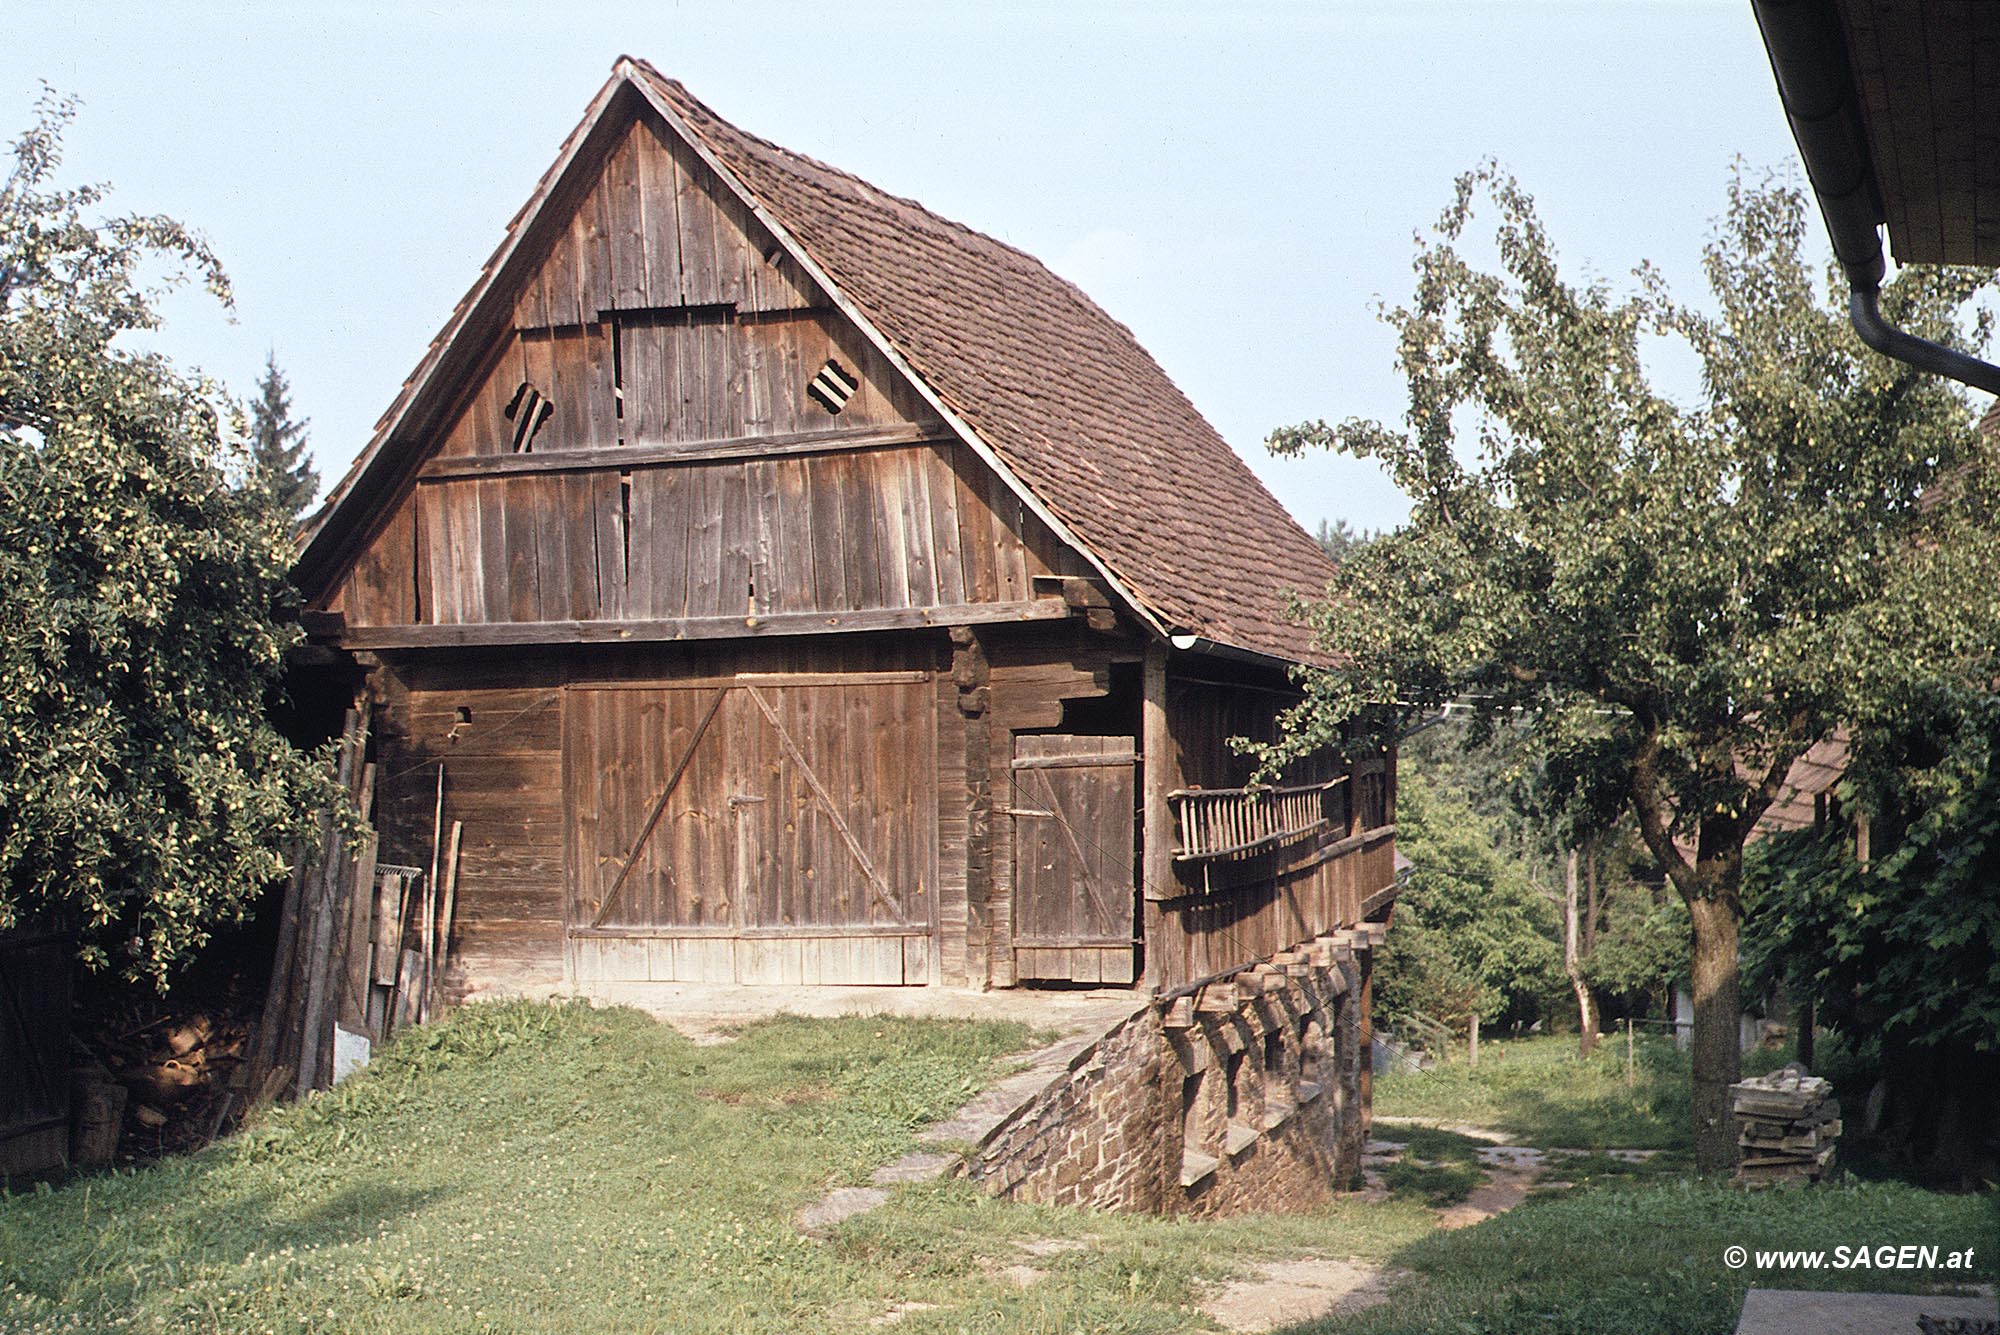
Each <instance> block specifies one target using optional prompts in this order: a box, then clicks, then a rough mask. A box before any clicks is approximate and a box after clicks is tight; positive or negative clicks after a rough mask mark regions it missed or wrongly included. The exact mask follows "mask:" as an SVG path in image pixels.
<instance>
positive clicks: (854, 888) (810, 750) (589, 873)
mask: <svg viewBox="0 0 2000 1335" xmlns="http://www.w3.org/2000/svg"><path fill="white" fill-rule="evenodd" d="M572 695H573V699H572V708H571V712H570V719H571V724H570V727H569V728H568V729H567V737H566V742H565V749H566V752H567V761H566V768H567V772H568V784H567V786H568V789H569V808H570V821H571V831H572V833H571V857H572V875H571V878H570V879H571V892H570V905H569V923H570V938H571V957H572V960H573V961H574V966H575V969H576V973H577V976H578V979H579V981H582V982H592V981H611V980H625V979H633V980H645V979H651V980H655V981H679V982H748V983H756V982H768V983H802V984H811V983H841V984H856V983H860V984H877V983H879V984H902V983H924V982H930V981H932V975H933V971H934V963H935V960H936V952H935V949H934V943H933V940H932V936H933V931H934V924H935V920H936V918H935V914H934V913H933V912H932V905H931V900H932V898H933V895H934V893H935V886H936V879H937V878H936V871H935V869H936V865H937V822H936V809H937V803H936V796H935V792H934V778H933V775H934V770H933V761H932V758H933V755H934V751H935V748H934V746H933V742H932V736H931V734H932V731H933V729H934V726H935V724H934V721H933V720H934V716H935V706H934V696H933V692H932V689H931V687H930V685H929V683H928V674H920V673H887V674H869V675H866V676H854V677H840V678H818V679H809V680H807V681H803V682H801V681H786V680H785V679H781V678H774V679H770V680H746V679H742V678H738V679H734V680H729V681H724V682H720V683H716V684H710V685H701V686H686V687H678V686H676V687H646V688H640V689H620V688H602V689H600V688H578V689H576V690H574V691H573V693H572Z"/></svg>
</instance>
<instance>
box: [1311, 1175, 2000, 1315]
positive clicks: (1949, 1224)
mask: <svg viewBox="0 0 2000 1335" xmlns="http://www.w3.org/2000/svg"><path fill="white" fill-rule="evenodd" d="M1993 1207H1994V1202H1993V1200H1992V1199H1991V1198H1984V1199H1982V1198H1979V1197H1970V1196H1943V1195H1938V1194H1936V1193H1932V1192H1927V1191H1921V1190H1919V1189H1917V1188H1915V1187H1907V1186H1902V1185H1900V1184H1894V1183H1879V1182H1869V1183H1852V1184H1844V1185H1843V1184H1835V1185H1822V1186H1815V1187H1809V1188H1799V1189H1795V1190H1790V1191H1764V1192H1754V1193H1753V1192H1744V1191H1739V1190H1736V1189H1735V1188H1732V1187H1729V1186H1726V1185H1722V1184H1717V1183H1701V1182H1693V1181H1681V1182H1672V1183H1653V1184H1645V1185H1625V1184H1616V1183H1613V1184H1605V1185H1599V1186H1594V1187H1591V1188H1588V1189H1580V1190H1577V1191H1572V1192H1567V1193H1564V1194H1562V1195H1559V1196H1554V1197H1549V1198H1545V1199H1538V1200H1530V1201H1529V1202H1528V1203H1527V1204H1525V1205H1522V1206H1519V1207H1517V1208H1516V1209H1513V1210H1510V1211H1508V1212H1507V1213H1506V1214H1503V1215H1500V1216H1498V1217H1496V1218H1493V1219H1489V1220H1487V1221H1486V1222H1485V1223H1483V1224H1479V1225H1477V1226H1476V1227H1473V1228H1467V1229H1460V1230H1458V1231H1456V1232H1450V1233H1433V1234H1431V1235H1430V1236H1428V1237H1425V1238H1423V1239H1421V1240H1419V1241H1417V1242H1415V1243H1413V1244H1411V1245H1410V1246H1408V1247H1405V1248H1403V1249H1402V1250H1400V1251H1398V1252H1397V1253H1396V1254H1395V1255H1394V1257H1393V1258H1392V1263H1393V1264H1394V1265H1397V1266H1399V1267H1402V1268H1404V1269H1407V1270H1409V1271H1411V1272H1412V1273H1411V1277H1410V1279H1409V1280H1407V1281H1406V1282H1404V1283H1403V1284H1401V1285H1399V1286H1398V1287H1397V1289H1396V1290H1395V1292H1394V1294H1393V1298H1392V1301H1391V1302H1390V1303H1389V1304H1388V1305H1387V1306H1385V1307H1381V1308H1378V1309H1375V1310H1373V1311H1369V1312H1363V1313H1360V1314H1357V1315H1356V1316H1353V1317H1350V1318H1347V1319H1345V1320H1340V1321H1325V1322H1315V1323H1310V1324H1308V1325H1305V1326H1302V1327H1299V1328H1298V1331H1297V1335H1307V1333H1308V1332H1312V1333H1313V1335H1335V1332H1338V1335H1420V1333H1421V1335H1432V1332H1449V1335H1512V1333H1513V1332H1522V1331H1533V1332H1538V1333H1540V1335H1602V1333H1603V1332H1606V1331H1630V1332H1633V1335H1727V1332H1729V1331H1731V1330H1733V1329H1734V1328H1735V1325H1736V1317H1737V1314H1738V1312H1739V1311H1740V1310H1741V1309H1742V1306H1743V1291H1744V1290H1745V1289H1746V1288H1748V1287H1749V1286H1750V1285H1752V1284H1755V1285H1756V1286H1758V1287H1760V1288H1791V1289H1845V1290H1865V1291H1873V1292H1924V1291H1929V1290H1932V1289H1938V1288H1947V1289H1948V1288H1949V1287H1950V1286H1951V1285H1952V1284H1954V1283H1968V1284H1969V1283H1988V1284H1990V1283H1992V1282H1993V1281H1994V1278H1995V1275H1996V1273H1997V1272H1996V1269H1995V1264H1994V1262H1995V1256H1994V1243H1993V1239H1994V1237H1995V1225H1996V1218H1995V1215H1994V1208H1993ZM1902 1243H1916V1244H1929V1245H1935V1246H1937V1247H1939V1248H1940V1249H1942V1252H1944V1253H1949V1252H1951V1251H1953V1250H1954V1249H1964V1248H1972V1249H1975V1251H1974V1257H1973V1260H1974V1261H1975V1262H1976V1266H1975V1268H1974V1269H1972V1270H1970V1271H1956V1272H1951V1271H1945V1270H1942V1269H1939V1270H1932V1271H1913V1270H1877V1269H1872V1268H1871V1269H1849V1270H1834V1269H1830V1268H1823V1267H1822V1268H1814V1269H1804V1270H1783V1269H1777V1268H1769V1269H1759V1268H1757V1267H1756V1265H1755V1263H1754V1258H1753V1259H1752V1262H1751V1264H1748V1265H1746V1266H1744V1267H1743V1268H1740V1269H1732V1268H1731V1267H1730V1266H1728V1265H1727V1264H1725V1262H1724V1260H1723V1251H1724V1249H1725V1248H1727V1247H1729V1246H1731V1245H1732V1244H1734V1245H1741V1246H1743V1247H1745V1248H1748V1249H1750V1250H1751V1251H1752V1252H1754V1251H1756V1250H1757V1249H1760V1248H1776V1249H1794V1248H1796V1249H1805V1250H1824V1251H1826V1252H1829V1253H1830V1252H1831V1251H1832V1249H1834V1248H1835V1247H1838V1246H1841V1245H1842V1244H1846V1245H1849V1246H1857V1245H1863V1244H1865V1245H1866V1246H1868V1247H1870V1248H1873V1247H1879V1246H1883V1245H1888V1244H1902ZM1911 1329H1912V1330H1914V1329H1915V1327H1914V1325H1913V1326H1912V1327H1911Z"/></svg>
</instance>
